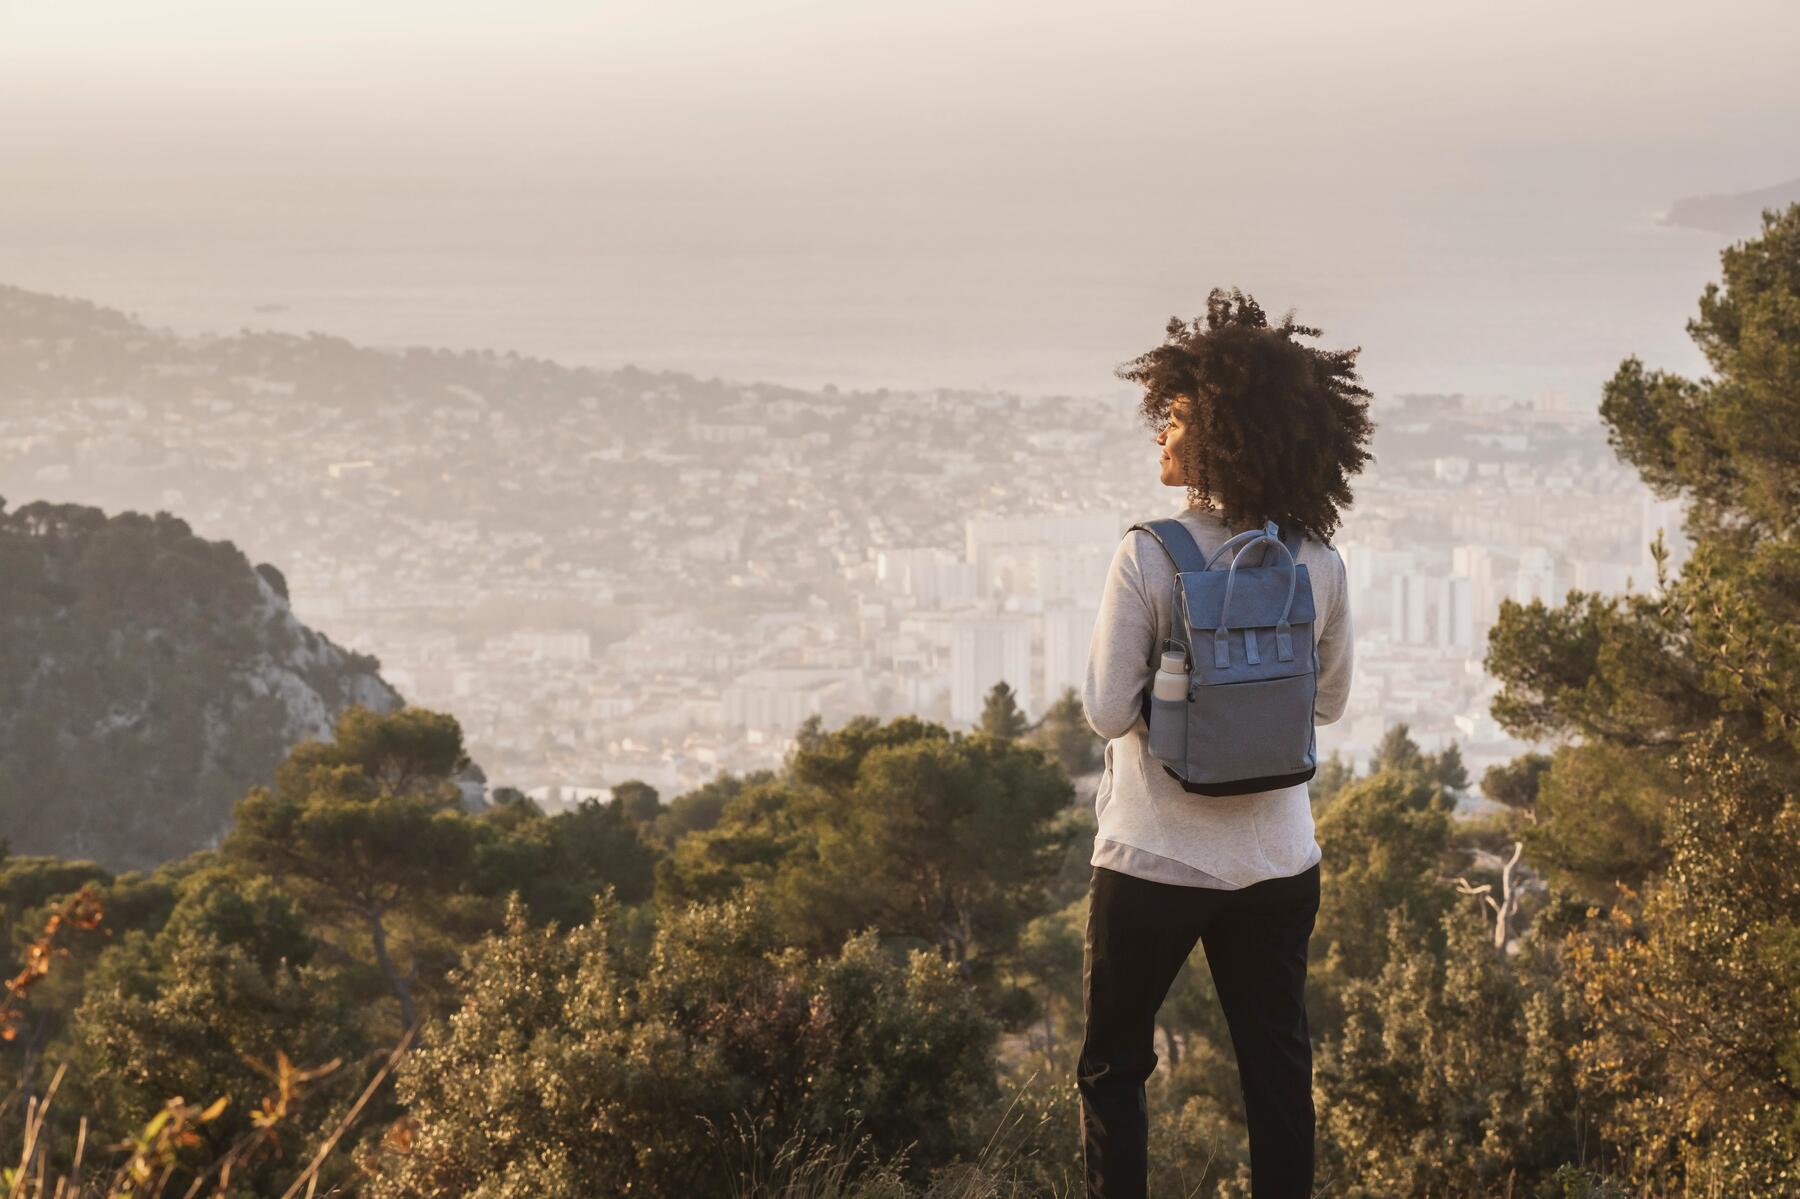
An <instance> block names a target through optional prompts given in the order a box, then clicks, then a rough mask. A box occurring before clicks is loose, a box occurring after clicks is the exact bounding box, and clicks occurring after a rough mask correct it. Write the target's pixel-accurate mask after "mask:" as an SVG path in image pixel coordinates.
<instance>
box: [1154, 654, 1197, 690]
mask: <svg viewBox="0 0 1800 1199" xmlns="http://www.w3.org/2000/svg"><path fill="white" fill-rule="evenodd" d="M1187 689H1188V677H1187V655H1186V654H1185V653H1183V652H1182V651H1181V650H1178V649H1171V650H1164V651H1163V656H1162V668H1161V669H1160V670H1158V671H1157V672H1156V678H1155V680H1154V681H1153V682H1152V683H1151V684H1150V694H1151V696H1152V697H1154V698H1156V699H1177V700H1185V699H1186V698H1187Z"/></svg>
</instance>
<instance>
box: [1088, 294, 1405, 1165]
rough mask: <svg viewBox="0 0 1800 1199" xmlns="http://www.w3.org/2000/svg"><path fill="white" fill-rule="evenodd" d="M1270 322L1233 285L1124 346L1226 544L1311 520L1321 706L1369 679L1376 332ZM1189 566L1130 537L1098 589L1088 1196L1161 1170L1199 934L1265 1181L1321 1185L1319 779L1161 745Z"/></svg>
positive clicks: (1323, 709)
mask: <svg viewBox="0 0 1800 1199" xmlns="http://www.w3.org/2000/svg"><path fill="white" fill-rule="evenodd" d="M1318 332H1319V331H1318V330H1317V329H1313V328H1309V327H1307V326H1304V325H1295V324H1293V314H1292V313H1291V312H1290V313H1289V314H1288V315H1287V317H1285V318H1284V320H1283V322H1282V324H1281V325H1279V326H1276V327H1271V326H1270V325H1269V324H1268V322H1267V320H1266V319H1265V317H1264V315H1263V311H1262V309H1261V308H1260V307H1258V306H1257V304H1256V301H1255V300H1253V299H1251V298H1250V297H1248V296H1246V295H1244V294H1243V293H1242V292H1241V291H1239V290H1238V289H1236V288H1233V289H1232V290H1231V292H1230V293H1229V294H1227V293H1225V292H1224V291H1222V290H1221V289H1218V288H1215V289H1213V291H1212V293H1211V294H1210V295H1209V296H1208V297H1207V304H1206V326H1205V328H1201V326H1200V323H1199V321H1197V320H1196V321H1194V322H1192V323H1191V324H1185V323H1183V322H1182V321H1180V320H1171V321H1170V322H1169V326H1168V333H1167V337H1166V339H1165V340H1164V343H1163V344H1162V345H1161V346H1159V347H1157V348H1156V349H1154V350H1151V351H1150V352H1149V353H1147V354H1144V355H1142V356H1141V357H1139V358H1137V359H1134V360H1133V361H1132V362H1130V363H1128V364H1127V365H1126V366H1124V367H1121V368H1120V370H1119V372H1118V373H1119V376H1120V377H1121V378H1124V379H1128V380H1130V381H1132V382H1135V383H1138V384H1140V385H1142V386H1143V388H1144V398H1143V403H1142V406H1141V411H1142V412H1143V414H1144V416H1145V418H1146V420H1148V421H1149V423H1150V424H1151V426H1152V427H1153V428H1156V429H1157V435H1156V441H1157V444H1158V445H1160V446H1161V447H1162V455H1161V465H1160V470H1161V481H1162V482H1163V484H1164V485H1165V486H1169V487H1185V488H1186V489H1187V503H1186V504H1185V506H1184V507H1183V508H1182V509H1180V510H1179V511H1177V512H1176V513H1174V514H1173V515H1174V516H1175V517H1176V518H1177V519H1179V520H1180V521H1181V522H1182V523H1183V525H1184V526H1185V527H1186V528H1187V530H1188V531H1189V532H1190V533H1192V534H1193V537H1194V540H1195V541H1196V542H1197V543H1198V544H1199V547H1200V550H1201V552H1202V553H1204V554H1207V555H1209V556H1210V555H1211V554H1212V552H1213V551H1214V550H1216V549H1217V548H1218V547H1219V546H1220V545H1222V544H1223V543H1224V542H1225V541H1226V539H1228V538H1229V537H1230V536H1231V535H1232V534H1233V533H1236V532H1240V531H1242V530H1245V529H1252V528H1258V527H1261V526H1262V525H1263V524H1264V522H1266V521H1270V520H1273V521H1275V522H1276V523H1277V524H1278V525H1279V526H1281V528H1282V529H1283V530H1284V531H1286V530H1290V529H1292V530H1298V531H1299V532H1300V533H1302V534H1303V535H1304V540H1303V541H1302V543H1301V548H1300V553H1299V554H1298V560H1299V561H1300V562H1301V563H1303V564H1304V565H1305V566H1306V568H1307V572H1308V575H1309V576H1310V578H1311V581H1312V588H1313V600H1314V606H1315V611H1316V612H1317V617H1316V619H1315V627H1314V632H1315V637H1316V641H1317V646H1318V655H1319V659H1318V694H1317V699H1316V701H1315V704H1314V709H1313V721H1314V723H1315V724H1329V723H1331V722H1332V721H1334V720H1336V719H1337V718H1338V717H1339V716H1341V715H1342V714H1343V711H1344V703H1345V700H1346V698H1347V696H1348V694H1349V688H1350V666H1351V634H1350V610H1349V604H1348V600H1347V594H1346V588H1345V583H1344V563H1343V559H1342V558H1340V557H1339V556H1338V553H1337V551H1336V550H1335V549H1333V548H1332V546H1331V544H1330V538H1331V536H1332V534H1333V533H1334V532H1335V531H1336V530H1337V527H1338V522H1339V517H1340V510H1341V509H1342V508H1344V507H1348V505H1349V503H1350V486H1349V480H1350V477H1351V476H1352V475H1354V474H1356V473H1357V472H1358V471H1359V470H1361V469H1362V465H1363V463H1365V462H1366V461H1368V458H1369V455H1368V453H1367V452H1366V451H1365V450H1364V449H1363V446H1364V444H1365V443H1366V442H1367V441H1368V439H1369V435H1370V433H1371V425H1370V423H1369V417H1368V395H1369V393H1368V392H1367V391H1365V390H1364V389H1363V388H1362V387H1361V386H1359V385H1358V383H1357V378H1356V371H1355V366H1354V363H1355V358H1356V355H1357V354H1358V353H1359V352H1360V350H1359V349H1352V350H1345V351H1336V352H1326V351H1321V350H1317V349H1314V348H1312V347H1309V346H1304V345H1301V344H1299V343H1298V342H1297V341H1295V340H1294V338H1295V335H1299V334H1304V335H1306V336H1313V337H1316V336H1317V335H1318ZM1174 581H1175V576H1174V567H1173V566H1172V565H1171V563H1170V562H1169V560H1168V557H1167V556H1166V555H1165V554H1164V552H1163V550H1162V548H1161V547H1160V546H1159V545H1158V544H1157V543H1156V541H1155V540H1154V539H1153V538H1152V537H1151V535H1150V534H1149V533H1147V532H1144V531H1142V530H1133V531H1132V532H1131V533H1130V534H1129V535H1128V536H1127V537H1125V538H1124V539H1123V540H1122V541H1121V542H1120V544H1119V548H1118V550H1117V552H1116V553H1115V554H1114V555H1113V560H1112V566H1111V568H1110V570H1109V571H1108V575H1107V580H1106V589H1105V591H1104V593H1103V594H1102V596H1101V599H1100V611H1099V617H1098V620H1097V622H1096V624H1095V626H1094V636H1093V643H1092V645H1091V647H1090V650H1089V655H1088V669H1087V679H1086V682H1085V686H1084V688H1083V691H1082V709H1083V711H1084V712H1085V714H1086V716H1087V720H1088V723H1089V724H1091V725H1092V726H1093V728H1094V731H1095V732H1097V733H1098V734H1100V736H1102V737H1105V738H1107V743H1106V753H1105V764H1106V766H1105V771H1104V773H1103V774H1102V775H1101V779H1100V786H1099V790H1098V793H1097V794H1096V796H1095V801H1094V802H1095V813H1096V815H1097V817H1098V819H1099V831H1098V833H1097V834H1096V836H1095V838H1094V853H1093V857H1092V859H1091V863H1092V865H1093V876H1092V881H1091V884H1090V890H1089V898H1088V924H1087V943H1086V952H1085V954H1084V958H1085V961H1084V964H1083V969H1082V988H1083V996H1082V1000H1083V1002H1082V1006H1083V1012H1084V1015H1085V1017H1086V1022H1087V1028H1086V1036H1085V1039H1084V1040H1083V1043H1082V1050H1081V1058H1080V1065H1079V1076H1078V1086H1079V1089H1080V1093H1081V1106H1082V1160H1083V1164H1084V1173H1085V1175H1086V1180H1087V1193H1088V1195H1090V1196H1105V1197H1107V1199H1132V1197H1138V1199H1142V1197H1143V1196H1144V1195H1145V1191H1146V1186H1147V1181H1146V1175H1147V1172H1148V1156H1147V1154H1148V1145H1147V1141H1148V1118H1147V1114H1146V1111H1145V1100H1144V1081H1145V1079H1147V1078H1148V1077H1149V1076H1150V1073H1151V1072H1152V1071H1153V1070H1154V1069H1155V1068H1156V1061H1157V1056H1156V1050H1155V1045H1154V1039H1153V1038H1154V1029H1155V1023H1156V1012H1157V1009H1158V1008H1159V1007H1160V1006H1161V1005H1162V1001H1163V997H1164V996H1165V995H1166V994H1167V993H1168V990H1169V986H1170V984H1171V983H1172V982H1174V979H1175V975H1176V973H1177V972H1178V971H1179V970H1180V968H1181V965H1182V963H1183V962H1184V961H1186V960H1187V957H1188V954H1189V953H1190V952H1191V951H1192V950H1193V947H1194V944H1195V942H1196V941H1199V942H1201V943H1202V944H1204V945H1205V947H1206V961H1207V965H1208V967H1209V968H1210V970H1211V971H1212V977H1213V982H1214V985H1215V988H1216V989H1217V991H1218V994H1219V1002H1220V1005H1221V1007H1222V1008H1223V1009H1224V1014H1225V1018H1226V1022H1227V1024H1228V1025H1229V1026H1230V1029H1231V1041H1232V1047H1233V1049H1234V1051H1235V1052H1236V1054H1237V1062H1238V1077H1239V1079H1240V1081H1241V1082H1242V1084H1243V1091H1244V1107H1245V1116H1246V1120H1247V1122H1248V1124H1249V1130H1250V1163H1251V1174H1252V1178H1253V1183H1252V1194H1253V1195H1254V1196H1255V1199H1298V1197H1302V1196H1308V1195H1310V1194H1311V1193H1312V1173H1313V1106H1312V1047H1311V1043H1310V1041H1309V1040H1308V1035H1307V1027H1306V1008H1305V1005H1304V990H1305V984H1306V956H1307V942H1308V940H1309V939H1310V937H1311V936H1312V928H1313V920H1314V917H1315V916H1316V914H1317V912H1318V908H1319V854H1320V851H1319V845H1318V842H1317V841H1315V840H1314V839H1313V822H1312V809H1311V806H1310V804H1309V803H1308V800H1307V790H1306V785H1305V784H1304V783H1299V784H1295V785H1294V786H1291V787H1285V788H1283V789H1280V790H1276V791H1261V792H1255V793H1252V794H1247V795H1233V796H1219V797H1214V796H1205V795H1194V794H1190V793H1188V792H1187V791H1185V790H1183V788H1182V786H1181V784H1180V782H1179V781H1178V780H1176V779H1174V778H1172V777H1171V776H1170V775H1169V774H1168V773H1167V772H1166V771H1164V770H1163V769H1162V766H1161V763H1160V762H1159V761H1158V760H1157V759H1155V758H1153V757H1151V756H1150V753H1149V748H1148V744H1147V738H1146V734H1147V730H1146V728H1145V725H1144V718H1143V709H1142V707H1141V702H1142V698H1143V694H1144V691H1145V689H1146V688H1148V687H1149V686H1150V682H1151V677H1152V676H1153V675H1154V673H1155V671H1156V666H1157V662H1158V658H1159V653H1158V649H1159V647H1160V646H1161V644H1162V640H1163V638H1165V637H1168V636H1169V635H1170V612H1169V609H1170V593H1171V591H1172V589H1173V586H1174Z"/></svg>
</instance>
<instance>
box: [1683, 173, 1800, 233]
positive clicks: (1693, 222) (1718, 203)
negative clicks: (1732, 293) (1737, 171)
mask: <svg viewBox="0 0 1800 1199" xmlns="http://www.w3.org/2000/svg"><path fill="white" fill-rule="evenodd" d="M1796 201H1800V175H1796V176H1795V177H1794V178H1792V179H1789V180H1787V181H1786V182H1784V183H1777V184H1775V185H1774V186H1772V187H1763V188H1758V189H1757V190H1755V191H1748V192H1737V193H1734V194H1731V195H1712V196H1684V197H1682V198H1681V199H1679V200H1677V201H1675V203H1673V204H1671V205H1670V206H1669V211H1668V212H1667V213H1665V214H1664V215H1663V224H1665V225H1680V226H1682V227H1684V228H1688V229H1705V230H1708V231H1710V232H1713V233H1723V234H1725V235H1726V236H1728V237H1734V238H1743V237H1753V236H1755V235H1756V234H1757V233H1758V232H1759V231H1760V230H1761V229H1762V211H1763V209H1765V208H1778V209H1779V208H1786V207H1787V206H1788V205H1789V204H1793V203H1795V202H1796Z"/></svg>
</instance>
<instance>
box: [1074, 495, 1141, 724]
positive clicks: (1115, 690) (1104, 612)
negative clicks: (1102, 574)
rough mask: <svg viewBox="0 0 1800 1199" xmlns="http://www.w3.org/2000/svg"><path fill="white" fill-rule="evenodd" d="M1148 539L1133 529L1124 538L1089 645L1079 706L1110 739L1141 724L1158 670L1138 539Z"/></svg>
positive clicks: (1101, 597)
mask: <svg viewBox="0 0 1800 1199" xmlns="http://www.w3.org/2000/svg"><path fill="white" fill-rule="evenodd" d="M1148 539H1149V535H1148V534H1144V533H1141V532H1140V531H1139V530H1135V529H1134V530H1132V532H1131V535H1130V536H1128V537H1123V538H1120V540H1119V547H1118V549H1116V550H1114V551H1113V559H1112V565H1111V566H1110V567H1109V568H1108V569H1107V572H1106V586H1105V588H1104V589H1103V590H1102V591H1101V593H1100V611H1099V614H1098V615H1097V616H1096V618H1095V620H1094V635H1093V639H1092V641H1091V642H1090V643H1089V645H1088V663H1087V679H1086V681H1085V682H1084V684H1083V685H1082V690H1081V711H1082V714H1083V715H1084V716H1086V717H1087V722H1088V724H1089V725H1090V726H1091V727H1092V728H1093V730H1094V732H1096V733H1098V734H1099V735H1100V736H1102V737H1105V738H1106V739H1107V740H1109V741H1110V740H1113V739H1115V738H1118V737H1123V736H1124V735H1125V734H1126V733H1128V732H1130V731H1131V730H1132V729H1133V728H1134V727H1142V726H1143V724H1144V715H1143V709H1142V706H1141V705H1142V701H1143V695H1144V692H1145V690H1146V689H1147V688H1148V687H1149V686H1150V680H1151V677H1152V676H1153V675H1154V674H1155V671H1154V670H1153V669H1152V668H1151V666H1150V663H1151V661H1152V653H1151V651H1152V650H1153V649H1154V648H1155V645H1156V636H1157V634H1156V610H1155V608H1153V607H1152V606H1151V604H1150V599H1149V596H1148V595H1147V594H1146V593H1145V591H1144V581H1143V576H1142V575H1141V574H1140V573H1139V571H1138V559H1137V549H1138V545H1139V542H1140V541H1145V540H1148Z"/></svg>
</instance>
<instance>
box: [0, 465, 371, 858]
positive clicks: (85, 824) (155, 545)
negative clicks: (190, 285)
mask: <svg viewBox="0 0 1800 1199" xmlns="http://www.w3.org/2000/svg"><path fill="white" fill-rule="evenodd" d="M379 665H380V664H379V663H378V662H377V661H376V660H375V659H374V658H372V657H369V656H367V655H364V654H358V653H355V652H352V651H349V650H345V649H343V648H341V647H339V646H337V645H335V644H333V643H332V642H331V641H330V640H329V639H327V638H325V637H322V636H320V635H319V634H317V633H315V632H313V631H312V630H310V629H308V628H306V627H305V626H304V625H302V624H301V623H300V622H299V621H297V620H296V619H295V618H294V616H293V613H292V612H291V611H290V610H289V607H288V599H287V587H286V583H285V581H284V580H283V578H282V576H281V573H280V572H279V571H278V570H276V569H275V568H274V567H272V566H268V565H259V566H255V567H252V566H251V564H250V562H249V560H248V559H247V558H245V556H244V555H243V553H242V552H240V551H239V550H238V549H237V547H236V546H234V545H233V544H231V543H230V542H228V541H206V540H203V539H201V538H199V537H196V536H194V535H193V533H192V531H191V530H190V529H189V526H188V525H187V523H186V522H185V521H182V520H180V519H177V518H176V517H173V516H171V515H169V514H168V513H164V512H159V513H157V514H156V515H155V516H145V515H143V514H141V513H137V512H124V513H120V514H117V515H114V516H110V517H109V516H107V515H106V514H105V513H103V512H102V511H101V510H100V509H98V508H92V507H87V506H85V505H78V504H46V503H32V504H27V505H25V506H24V507H22V508H19V509H18V510H17V511H14V512H10V513H9V512H7V511H6V505H5V501H4V500H3V499H0V836H4V837H5V838H6V839H7V841H8V842H9V843H10V846H11V849H12V850H13V851H14V852H18V853H41V854H56V855H58V856H61V857H70V858H91V859H94V860H96V861H98V862H101V863H103V864H105V865H107V866H110V867H114V868H126V867H149V866H153V865H155V864H157V863H158V862H162V861H166V860H168V859H170V858H174V857H178V856H180V855H182V854H185V853H187V852H189V851H191V850H193V849H196V848H198V847H200V846H203V845H206V844H209V843H211V842H212V841H213V840H215V839H216V838H217V837H218V836H219V834H220V833H221V832H222V831H223V830H224V827H225V824H226V821H227V819H228V817H229V814H230V811H231V807H232V804H233V803H234V802H235V801H236V800H238V799H239V798H241V797H242V796H243V794H244V791H245V790H246V789H247V788H248V787H250V786H251V785H252V784H255V783H259V782H263V781H266V780H267V779H268V778H269V777H270V775H271V773H272V771H273V768H274V766H275V764H276V763H277V762H279V761H280V760H281V759H282V758H283V757H284V756H285V755H286V753H287V751H288V749H289V748H290V747H291V746H292V745H294V744H295V743H296V742H297V741H299V740H300V739H302V738H304V737H307V736H324V735H326V734H327V732H328V730H329V729H330V727H331V723H332V720H333V719H334V717H335V716H336V714H337V713H338V712H339V711H341V710H342V709H343V708H345V707H347V706H349V705H351V704H362V705H365V706H367V707H370V708H373V709H376V710H378V711H383V712H386V711H392V710H393V709H395V708H398V707H400V706H402V704H403V700H402V699H401V697H400V695H399V693H398V692H396V691H395V690H394V689H393V688H392V687H390V686H389V685H388V684H387V683H385V682H383V681H382V679H381V676H380V675H379V674H378V673H377V671H378V669H379Z"/></svg>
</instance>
